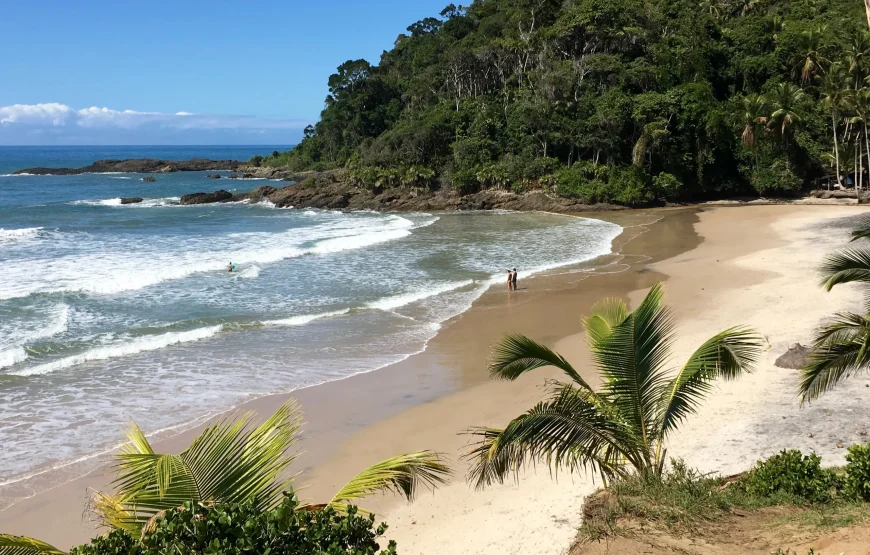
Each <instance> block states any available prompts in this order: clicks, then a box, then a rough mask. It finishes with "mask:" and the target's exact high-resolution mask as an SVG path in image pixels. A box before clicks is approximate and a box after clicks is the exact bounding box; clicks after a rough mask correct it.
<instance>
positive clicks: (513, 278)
mask: <svg viewBox="0 0 870 555" xmlns="http://www.w3.org/2000/svg"><path fill="white" fill-rule="evenodd" d="M511 286H512V287H513V290H514V291H516V290H517V269H516V268H514V273H513V274H511Z"/></svg>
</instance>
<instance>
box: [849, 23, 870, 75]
mask: <svg viewBox="0 0 870 555" xmlns="http://www.w3.org/2000/svg"><path fill="white" fill-rule="evenodd" d="M847 58H848V60H849V72H850V73H852V75H853V76H854V77H855V81H854V87H855V88H857V87H858V84H859V83H860V82H861V81H862V80H863V79H864V77H865V76H866V74H867V69H868V63H870V33H867V32H866V31H865V32H861V33H858V34H857V35H855V37H854V38H853V39H852V44H850V45H849V49H848V51H847Z"/></svg>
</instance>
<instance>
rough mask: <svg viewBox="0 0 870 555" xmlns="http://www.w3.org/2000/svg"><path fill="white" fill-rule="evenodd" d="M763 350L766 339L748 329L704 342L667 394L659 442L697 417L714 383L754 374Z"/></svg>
mask: <svg viewBox="0 0 870 555" xmlns="http://www.w3.org/2000/svg"><path fill="white" fill-rule="evenodd" d="M763 348H764V340H763V338H762V337H761V336H760V335H759V334H758V333H756V332H755V331H754V330H752V329H750V328H746V327H735V328H730V329H727V330H725V331H723V332H721V333H719V334H717V335H714V336H713V337H711V338H710V339H708V340H707V341H705V342H704V344H703V345H701V346H700V347H699V348H698V349H697V350H696V351H695V352H694V353H692V356H691V357H689V360H688V361H686V364H685V365H684V366H683V368H682V369H681V370H680V372H679V373H678V374H677V375H676V376H675V377H674V379H673V380H672V382H671V384H670V386H669V387H668V388H667V389H666V390H665V391H664V395H663V398H662V416H661V420H662V421H661V424H660V426H659V429H660V434H661V437H660V438H659V440H663V439H664V438H665V437H667V435H668V433H669V432H671V431H672V430H674V429H675V428H676V427H677V426H678V425H679V424H680V423H681V422H682V421H683V420H684V419H685V418H686V417H687V416H689V415H690V414H694V413H695V411H696V409H697V407H698V405H699V404H700V403H701V401H702V400H703V398H704V396H705V395H706V394H707V393H709V391H710V389H711V388H712V384H713V381H715V380H716V379H719V378H722V379H725V380H732V379H736V378H738V377H740V376H741V375H743V374H744V373H748V372H751V371H752V370H753V369H754V367H755V365H756V364H757V363H758V359H759V357H760V355H761V353H762V349H763Z"/></svg>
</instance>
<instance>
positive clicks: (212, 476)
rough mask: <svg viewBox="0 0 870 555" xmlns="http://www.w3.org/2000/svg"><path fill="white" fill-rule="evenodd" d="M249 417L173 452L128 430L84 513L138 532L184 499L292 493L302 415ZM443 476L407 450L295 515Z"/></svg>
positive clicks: (0, 548)
mask: <svg viewBox="0 0 870 555" xmlns="http://www.w3.org/2000/svg"><path fill="white" fill-rule="evenodd" d="M253 417H254V414H253V413H244V414H239V415H234V416H232V417H229V418H227V419H224V420H221V421H220V422H218V423H216V424H214V425H213V426H209V427H208V428H206V429H205V430H203V432H202V433H201V434H200V435H199V436H198V437H197V438H196V439H195V440H194V441H193V443H191V445H190V447H188V448H187V449H186V450H184V451H183V452H182V453H181V454H178V455H169V454H160V453H155V452H154V450H153V448H152V447H151V444H150V443H149V441H148V439H147V438H146V437H145V434H144V433H143V432H142V430H141V429H139V427H138V426H136V425H135V424H133V425H131V426H130V428H129V429H128V430H127V439H128V443H127V444H126V445H125V446H124V447H123V448H122V449H121V451H120V452H119V453H118V454H117V455H116V459H115V470H116V472H117V477H116V479H115V480H114V482H113V484H112V485H113V487H114V489H115V491H114V492H113V493H110V494H106V493H100V492H96V493H94V495H93V498H92V500H91V506H90V508H91V510H92V511H93V513H94V514H95V515H96V516H97V517H98V519H99V521H100V523H101V524H102V525H103V526H105V527H108V528H113V529H122V530H126V531H127V532H129V533H131V534H133V535H138V534H140V533H141V532H142V530H143V528H144V527H145V526H146V524H147V523H149V522H150V521H152V520H153V519H155V518H156V517H158V516H159V515H161V514H162V513H163V512H164V511H166V510H170V509H174V508H176V507H178V506H181V505H183V504H184V503H186V502H191V503H195V504H196V503H242V502H251V503H254V505H255V506H256V507H257V508H259V509H261V510H267V509H270V508H272V507H274V506H276V505H277V504H278V503H279V502H280V501H281V499H283V497H284V492H286V491H293V490H294V485H293V483H294V478H295V476H294V475H292V474H289V473H288V472H287V470H288V467H289V466H290V465H291V464H292V463H293V461H294V460H295V458H296V454H297V453H296V452H294V451H293V449H294V447H295V445H296V443H297V442H298V441H299V431H300V428H301V425H302V415H301V412H300V410H299V408H298V406H297V405H296V403H295V402H294V401H291V402H288V403H287V404H285V405H284V406H282V407H281V408H279V409H278V411H277V412H275V414H273V415H272V416H271V417H270V418H268V419H267V420H266V421H265V422H263V423H262V424H261V425H259V426H257V427H253V426H251V422H252V419H253ZM449 473H450V469H449V467H448V466H447V465H446V464H444V463H443V462H442V461H441V459H440V457H439V455H438V454H436V453H432V452H429V451H421V452H417V453H409V454H406V455H401V456H398V457H394V458H391V459H387V460H386V461H383V462H381V463H378V464H376V465H374V466H372V467H369V468H367V469H365V470H363V471H362V472H360V473H359V474H357V475H356V476H355V477H354V478H353V479H351V481H350V482H348V483H347V484H346V485H345V486H344V487H343V488H341V490H339V492H338V493H337V494H336V495H335V496H334V497H333V498H332V499H331V500H330V501H329V503H327V504H323V505H302V506H300V510H319V509H322V508H325V507H327V506H330V507H333V508H335V509H336V510H339V511H343V510H346V509H347V504H348V503H349V502H352V501H354V500H357V499H360V498H362V497H366V496H368V495H371V494H372V493H374V492H377V491H386V490H392V491H395V492H398V493H401V494H402V495H404V496H405V497H406V498H408V499H409V500H410V499H413V497H414V495H415V492H416V491H417V490H418V489H419V488H420V487H421V486H427V487H432V488H434V487H436V486H437V485H438V484H442V483H444V481H445V477H446V476H447V475H448V474H449ZM51 550H54V551H51ZM54 552H57V553H59V551H58V550H56V549H55V548H53V547H51V546H48V545H47V544H43V543H41V542H38V541H37V540H33V539H30V538H21V537H17V536H10V535H7V534H0V555H29V554H30V553H54Z"/></svg>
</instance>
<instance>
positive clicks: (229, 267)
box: [227, 262, 236, 274]
mask: <svg viewBox="0 0 870 555" xmlns="http://www.w3.org/2000/svg"><path fill="white" fill-rule="evenodd" d="M235 269H236V265H235V263H234V262H230V263H229V264H227V273H228V274H231V273H233V270H235Z"/></svg>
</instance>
